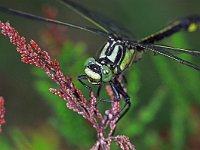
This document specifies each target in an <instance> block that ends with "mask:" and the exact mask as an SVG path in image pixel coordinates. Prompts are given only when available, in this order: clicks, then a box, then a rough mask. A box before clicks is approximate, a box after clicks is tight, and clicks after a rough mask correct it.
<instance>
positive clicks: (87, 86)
mask: <svg viewBox="0 0 200 150" xmlns="http://www.w3.org/2000/svg"><path fill="white" fill-rule="evenodd" d="M86 79H88V77H87V76H86V75H80V76H78V80H79V82H80V83H81V84H82V85H83V86H84V87H85V88H86V89H88V90H89V96H90V95H91V93H92V88H91V87H90V86H89V85H88V84H86V83H85V82H83V80H86Z"/></svg>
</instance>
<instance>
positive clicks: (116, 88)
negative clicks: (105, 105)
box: [110, 80, 131, 122]
mask: <svg viewBox="0 0 200 150" xmlns="http://www.w3.org/2000/svg"><path fill="white" fill-rule="evenodd" d="M110 86H111V88H112V90H113V93H114V96H115V101H120V95H122V97H123V99H124V100H125V104H124V105H123V106H122V107H121V108H120V112H119V114H120V117H119V119H118V120H117V122H118V121H119V120H120V119H121V118H122V117H123V116H124V115H125V114H126V113H127V112H128V110H129V109H130V106H131V102H130V97H129V96H128V94H127V93H126V91H125V90H124V88H123V87H122V85H121V83H120V82H119V81H118V80H115V81H114V83H113V82H110Z"/></svg>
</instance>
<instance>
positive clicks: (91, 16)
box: [60, 0, 134, 38]
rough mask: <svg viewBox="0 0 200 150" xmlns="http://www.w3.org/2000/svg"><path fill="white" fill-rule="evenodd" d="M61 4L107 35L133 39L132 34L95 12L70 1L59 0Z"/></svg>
mask: <svg viewBox="0 0 200 150" xmlns="http://www.w3.org/2000/svg"><path fill="white" fill-rule="evenodd" d="M60 1H61V2H63V3H64V4H65V5H66V6H67V7H69V8H71V9H72V10H74V11H75V12H77V13H78V14H80V15H81V16H82V17H84V18H85V19H87V20H88V21H90V22H91V23H93V24H94V25H96V26H97V27H99V28H100V29H101V30H103V31H105V32H107V33H115V34H117V35H119V36H123V37H127V38H133V37H134V36H133V34H131V33H130V32H129V31H127V30H126V29H124V28H123V27H121V26H119V25H117V24H115V23H114V22H112V21H111V20H110V19H107V18H105V17H103V16H101V15H100V14H98V13H96V12H92V11H89V10H87V9H85V8H84V7H83V6H81V5H79V4H77V3H75V2H74V1H72V0H60Z"/></svg>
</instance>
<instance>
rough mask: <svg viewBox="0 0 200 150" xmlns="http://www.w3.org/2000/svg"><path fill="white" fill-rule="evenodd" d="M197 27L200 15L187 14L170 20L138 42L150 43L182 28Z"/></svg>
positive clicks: (188, 29)
mask: <svg viewBox="0 0 200 150" xmlns="http://www.w3.org/2000/svg"><path fill="white" fill-rule="evenodd" d="M199 28H200V16H188V17H184V18H180V19H178V20H176V21H174V22H172V23H171V24H169V25H168V26H167V27H166V28H164V29H162V30H161V31H159V32H157V33H155V34H152V35H150V36H148V37H145V38H144V39H142V40H140V41H138V42H141V43H147V44H150V43H154V42H157V41H160V40H162V39H164V38H165V37H168V36H171V35H172V34H174V33H176V32H179V31H180V30H182V29H185V30H186V31H188V32H194V31H196V30H197V29H199Z"/></svg>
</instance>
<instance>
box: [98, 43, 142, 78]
mask: <svg viewBox="0 0 200 150" xmlns="http://www.w3.org/2000/svg"><path fill="white" fill-rule="evenodd" d="M124 43H125V42H123V41H121V40H115V39H109V41H108V42H107V43H106V44H105V46H104V47H103V48H102V50H101V53H100V55H99V60H98V62H99V63H101V64H104V65H107V66H108V67H110V69H111V70H112V71H113V73H114V74H115V75H118V74H120V73H121V72H123V71H124V70H126V69H127V68H128V67H129V66H130V65H131V64H132V62H136V61H138V59H140V58H141V54H142V52H138V51H136V50H135V49H134V48H128V47H127V46H126V45H125V44H124ZM139 53H140V54H139Z"/></svg>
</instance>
